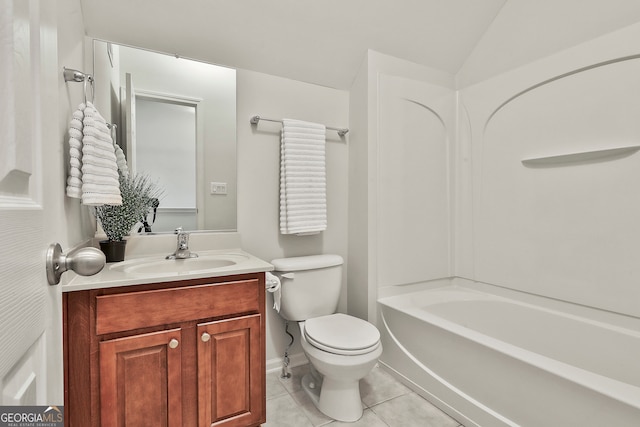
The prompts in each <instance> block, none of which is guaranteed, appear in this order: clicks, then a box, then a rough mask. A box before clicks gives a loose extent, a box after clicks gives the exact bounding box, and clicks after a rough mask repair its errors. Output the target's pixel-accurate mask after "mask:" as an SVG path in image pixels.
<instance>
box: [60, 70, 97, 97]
mask: <svg viewBox="0 0 640 427" xmlns="http://www.w3.org/2000/svg"><path fill="white" fill-rule="evenodd" d="M62 75H63V76H64V81H65V82H78V83H79V82H84V103H85V104H86V103H87V90H88V87H87V86H88V85H87V84H89V85H90V86H91V102H92V103H93V100H94V98H95V95H96V92H95V88H94V87H93V76H92V75H91V74H87V73H83V72H82V71H78V70H74V69H73V68H67V67H62Z"/></svg>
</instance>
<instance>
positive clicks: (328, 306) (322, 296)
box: [271, 255, 343, 321]
mask: <svg viewBox="0 0 640 427" xmlns="http://www.w3.org/2000/svg"><path fill="white" fill-rule="evenodd" d="M271 264H273V266H274V269H275V271H274V273H275V274H276V275H277V276H278V277H279V278H280V282H281V283H282V288H281V289H282V291H281V292H282V297H281V300H280V316H282V317H284V318H285V319H287V320H292V321H301V320H307V319H311V318H313V317H318V316H324V315H327V314H333V313H335V312H336V310H337V308H338V300H339V299H340V289H341V287H342V264H343V260H342V257H341V256H340V255H312V256H301V257H292V258H279V259H274V260H273V261H271Z"/></svg>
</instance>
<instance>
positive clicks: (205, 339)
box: [201, 332, 211, 342]
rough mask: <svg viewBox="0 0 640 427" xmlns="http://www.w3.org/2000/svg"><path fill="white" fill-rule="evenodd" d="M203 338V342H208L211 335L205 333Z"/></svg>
mask: <svg viewBox="0 0 640 427" xmlns="http://www.w3.org/2000/svg"><path fill="white" fill-rule="evenodd" d="M201 338H202V342H207V341H209V340H210V339H211V335H209V334H208V333H206V332H205V333H204V334H202V337H201Z"/></svg>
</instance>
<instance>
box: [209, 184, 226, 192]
mask: <svg viewBox="0 0 640 427" xmlns="http://www.w3.org/2000/svg"><path fill="white" fill-rule="evenodd" d="M211 194H227V183H226V182H212V183H211Z"/></svg>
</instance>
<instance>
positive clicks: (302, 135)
mask: <svg viewBox="0 0 640 427" xmlns="http://www.w3.org/2000/svg"><path fill="white" fill-rule="evenodd" d="M325 134H326V129H325V126H324V125H321V124H316V123H310V122H303V121H300V120H292V119H284V120H282V140H281V147H280V233H282V234H297V235H307V234H317V233H319V232H321V231H324V230H326V228H327V194H326V193H327V181H326V169H325Z"/></svg>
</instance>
